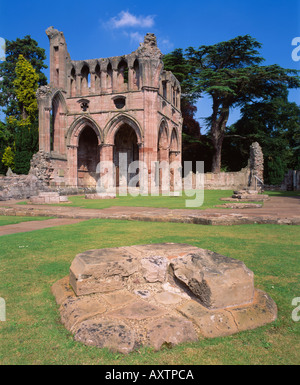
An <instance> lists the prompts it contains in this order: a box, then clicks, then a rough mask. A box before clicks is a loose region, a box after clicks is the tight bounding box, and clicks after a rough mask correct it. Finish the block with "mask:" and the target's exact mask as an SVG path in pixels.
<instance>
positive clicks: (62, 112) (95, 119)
mask: <svg viewBox="0 0 300 385" xmlns="http://www.w3.org/2000/svg"><path fill="white" fill-rule="evenodd" d="M46 33H47V35H48V37H49V41H50V84H49V85H47V86H43V87H40V88H39V89H38V91H37V99H38V105H39V150H40V151H39V154H40V155H39V156H41V154H43V156H44V157H45V156H46V158H47V161H48V172H49V170H50V176H49V180H48V182H49V184H50V185H51V186H53V187H54V186H72V187H85V186H95V185H96V182H97V172H98V170H97V165H98V163H99V162H100V161H110V162H113V164H114V165H115V169H114V170H115V181H116V185H118V181H119V180H120V178H119V176H120V175H119V173H120V170H119V166H120V164H119V157H120V154H122V155H125V156H126V157H127V162H128V164H130V163H131V162H132V161H135V160H140V161H143V162H144V164H146V166H147V169H148V170H147V175H148V181H149V183H150V182H151V183H153V181H154V182H155V183H160V181H159V180H158V181H157V175H158V178H159V172H158V174H157V172H156V171H155V170H154V171H153V167H152V165H153V163H155V162H161V161H166V162H168V163H170V162H173V161H175V160H176V161H179V162H181V130H182V115H181V112H180V93H181V89H180V84H179V82H178V80H177V79H176V78H175V76H174V75H173V74H172V73H171V72H169V71H165V70H164V67H163V62H162V53H161V51H160V50H159V48H158V47H157V43H156V37H155V35H153V34H147V35H146V36H145V39H144V43H141V44H140V46H139V48H138V49H137V50H136V51H134V52H133V53H131V54H129V55H124V56H117V57H111V58H104V59H102V58H101V59H92V60H82V61H73V60H71V58H70V55H69V53H68V50H67V45H66V41H65V37H64V35H63V33H62V32H59V31H58V30H56V29H54V28H53V27H50V28H48V29H47V31H46ZM122 159H124V158H122ZM37 161H38V157H36V162H37ZM151 167H152V168H151ZM155 179H156V180H155Z"/></svg>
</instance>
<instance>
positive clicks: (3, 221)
mask: <svg viewBox="0 0 300 385" xmlns="http://www.w3.org/2000/svg"><path fill="white" fill-rule="evenodd" d="M51 218H53V217H19V216H13V217H8V216H5V215H0V226H5V225H15V224H17V223H21V222H29V221H44V220H45V219H51Z"/></svg>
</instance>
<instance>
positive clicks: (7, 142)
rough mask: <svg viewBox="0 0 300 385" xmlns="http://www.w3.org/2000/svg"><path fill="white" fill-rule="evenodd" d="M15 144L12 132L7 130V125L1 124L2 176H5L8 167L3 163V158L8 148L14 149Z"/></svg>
mask: <svg viewBox="0 0 300 385" xmlns="http://www.w3.org/2000/svg"><path fill="white" fill-rule="evenodd" d="M13 142H14V136H13V135H12V134H11V131H10V130H9V129H8V128H7V125H6V124H5V123H3V122H0V174H3V175H5V174H6V171H7V166H5V165H4V164H3V162H2V158H3V155H4V152H5V149H6V148H7V147H9V146H10V147H12V146H13Z"/></svg>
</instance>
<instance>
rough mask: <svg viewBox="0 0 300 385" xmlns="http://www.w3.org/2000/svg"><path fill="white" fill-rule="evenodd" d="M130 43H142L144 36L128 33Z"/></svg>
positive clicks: (137, 33)
mask: <svg viewBox="0 0 300 385" xmlns="http://www.w3.org/2000/svg"><path fill="white" fill-rule="evenodd" d="M130 40H131V43H142V42H143V41H144V36H143V35H142V34H141V33H139V32H132V33H130Z"/></svg>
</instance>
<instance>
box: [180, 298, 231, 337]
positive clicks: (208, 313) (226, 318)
mask: <svg viewBox="0 0 300 385" xmlns="http://www.w3.org/2000/svg"><path fill="white" fill-rule="evenodd" d="M177 310H178V311H179V312H180V313H181V314H183V315H184V316H185V317H187V318H188V319H190V320H192V321H193V322H194V323H195V324H196V325H197V326H198V328H199V330H200V333H201V334H202V335H203V336H204V337H206V338H215V337H222V336H228V335H231V334H234V333H237V332H238V328H237V325H236V324H235V321H234V318H233V316H232V314H231V313H230V312H228V311H226V310H223V309H221V310H217V311H216V310H208V309H206V308H205V307H204V306H202V305H200V304H199V303H197V302H195V301H190V302H187V303H185V304H184V305H182V306H180V307H178V308H177Z"/></svg>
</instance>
